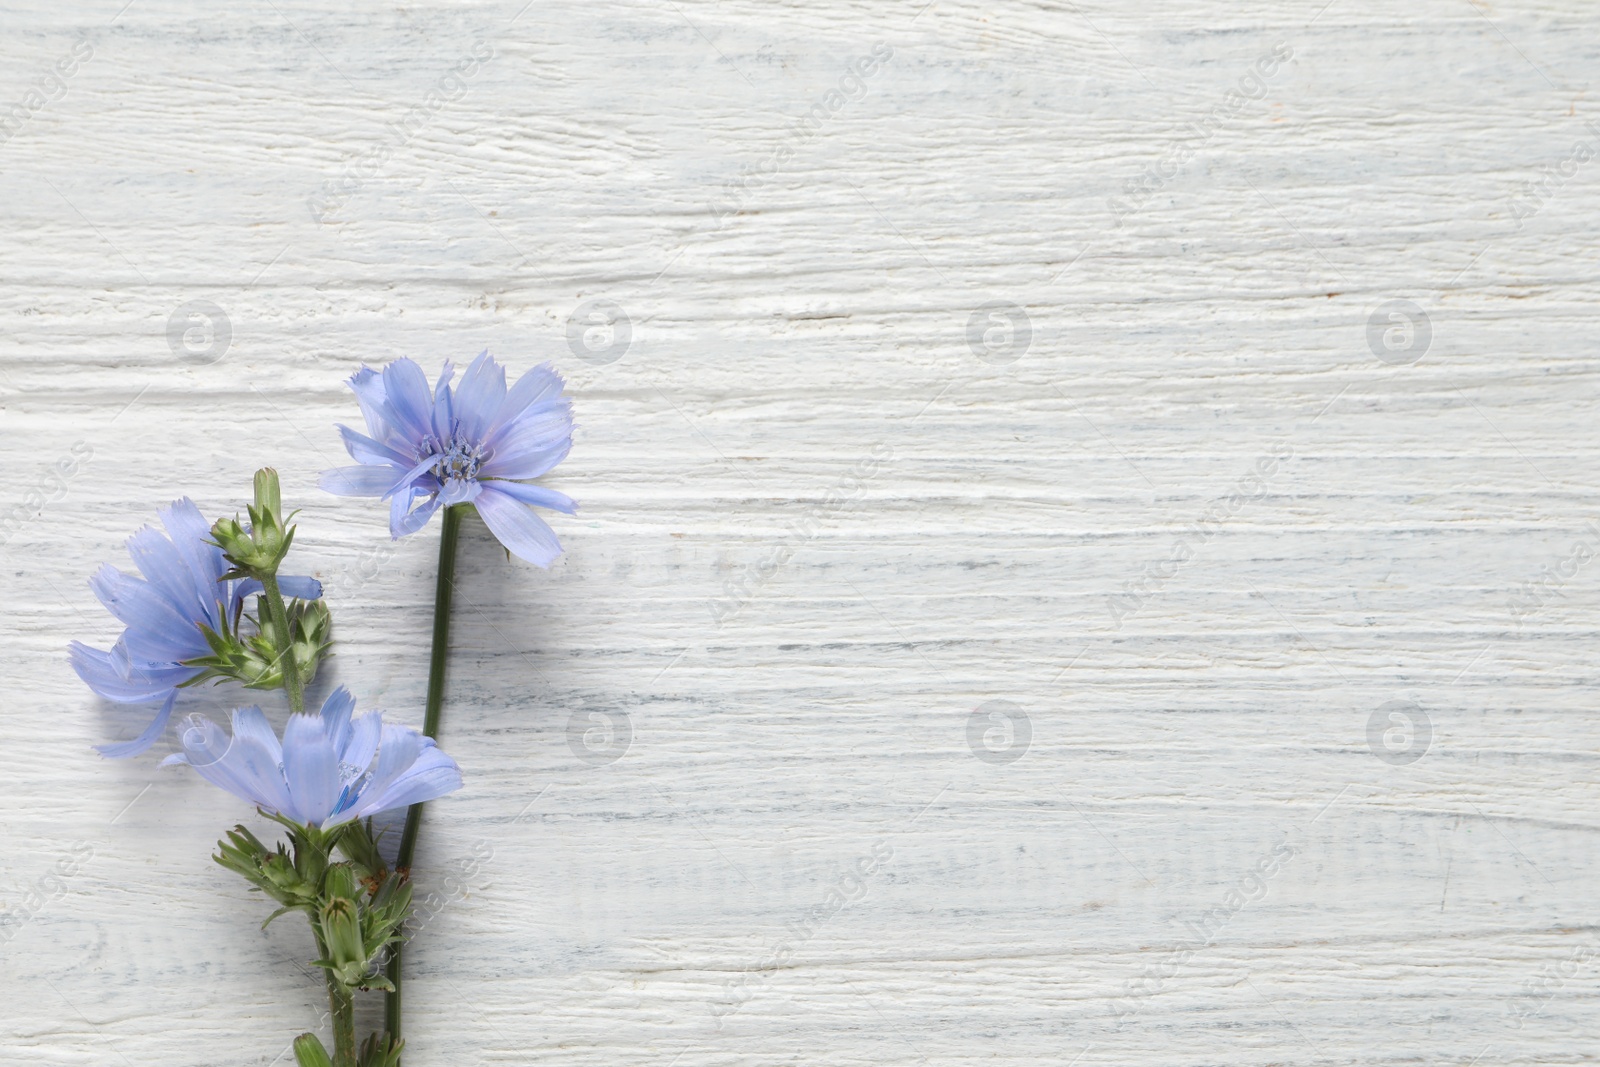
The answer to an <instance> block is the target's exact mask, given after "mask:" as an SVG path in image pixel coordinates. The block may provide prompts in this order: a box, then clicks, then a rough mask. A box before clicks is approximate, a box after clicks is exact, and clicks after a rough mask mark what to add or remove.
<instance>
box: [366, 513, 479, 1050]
mask: <svg viewBox="0 0 1600 1067" xmlns="http://www.w3.org/2000/svg"><path fill="white" fill-rule="evenodd" d="M463 510H464V505H460V504H457V505H454V506H451V507H447V508H445V509H444V522H443V526H442V528H441V529H440V531H439V577H438V581H437V584H436V585H435V586H434V591H433V650H432V652H431V654H430V656H429V659H428V703H427V709H426V711H425V712H424V713H423V718H422V732H423V733H425V734H427V735H428V736H429V737H438V735H439V714H440V711H441V710H442V709H443V707H444V668H445V662H446V660H447V659H448V658H449V653H450V599H451V594H453V593H454V592H455V588H456V543H457V542H458V541H459V540H460V537H461V515H462V511H463ZM421 826H422V805H421V804H413V805H411V808H410V809H409V810H408V811H407V812H406V828H405V830H404V831H403V832H402V833H401V835H400V855H399V858H398V859H396V860H395V867H396V868H397V869H398V870H399V871H400V873H401V874H404V875H406V876H407V877H410V873H411V857H412V855H413V854H414V853H415V852H416V850H417V831H418V830H419V829H420V828H421ZM403 943H404V942H402V941H396V942H395V943H394V945H393V946H391V948H390V949H389V962H388V966H387V968H386V973H387V974H388V976H389V981H390V983H391V984H392V985H393V986H394V990H393V991H392V992H387V993H385V994H384V996H383V1018H384V1026H385V1027H386V1028H387V1029H388V1031H389V1040H391V1041H399V1040H400V1037H401V1034H400V1007H401V999H400V994H401V985H400V983H401V964H400V947H401V945H402V944H403Z"/></svg>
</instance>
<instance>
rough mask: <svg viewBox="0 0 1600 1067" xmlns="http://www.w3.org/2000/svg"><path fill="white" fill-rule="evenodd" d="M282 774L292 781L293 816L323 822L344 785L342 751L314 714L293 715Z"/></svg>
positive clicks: (285, 739) (285, 736)
mask: <svg viewBox="0 0 1600 1067" xmlns="http://www.w3.org/2000/svg"><path fill="white" fill-rule="evenodd" d="M283 777H284V780H285V781H286V782H288V784H289V801H290V804H291V806H292V810H291V811H288V812H285V814H286V815H288V816H289V817H290V818H291V819H296V820H298V821H299V822H303V823H306V824H308V825H314V826H315V825H321V823H322V821H323V820H324V819H326V818H328V816H330V815H332V814H333V809H334V807H335V805H337V804H338V803H339V794H340V793H341V792H342V791H343V785H342V783H341V782H340V781H339V753H338V752H337V751H336V750H335V749H334V747H333V742H332V741H330V740H329V739H328V735H327V732H326V731H325V730H324V729H323V722H322V719H320V718H318V717H317V716H315V715H291V716H289V725H288V726H287V727H285V728H284V731H283Z"/></svg>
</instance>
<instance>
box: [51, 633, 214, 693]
mask: <svg viewBox="0 0 1600 1067" xmlns="http://www.w3.org/2000/svg"><path fill="white" fill-rule="evenodd" d="M67 649H68V655H69V657H70V658H71V661H72V669H73V670H74V671H76V672H77V675H78V677H79V678H81V679H83V684H84V685H87V686H88V687H89V688H90V689H91V690H93V691H94V693H95V694H96V695H97V696H101V697H104V698H105V699H107V700H112V701H115V702H116V703H118V704H145V703H148V702H150V701H152V700H161V699H164V698H165V697H166V695H167V693H168V691H169V690H171V689H173V688H175V687H177V686H179V685H182V684H183V683H184V682H187V681H188V680H189V679H191V678H193V677H194V676H195V675H197V674H199V673H200V671H199V669H198V668H195V667H167V668H164V669H158V670H150V669H138V668H134V667H131V666H128V667H127V669H124V664H123V663H121V662H119V659H120V657H116V656H113V655H112V654H111V653H109V652H102V651H101V650H100V649H98V648H90V647H89V646H88V645H86V644H84V643H83V642H81V641H74V642H72V643H71V644H70V645H68V646H67Z"/></svg>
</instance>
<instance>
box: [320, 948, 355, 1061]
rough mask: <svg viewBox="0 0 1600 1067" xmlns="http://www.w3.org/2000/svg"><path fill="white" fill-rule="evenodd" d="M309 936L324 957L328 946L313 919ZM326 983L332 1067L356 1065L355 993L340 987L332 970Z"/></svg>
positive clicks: (328, 973)
mask: <svg viewBox="0 0 1600 1067" xmlns="http://www.w3.org/2000/svg"><path fill="white" fill-rule="evenodd" d="M311 936H312V937H314V938H316V940H317V954H318V955H319V956H321V957H323V958H324V959H326V958H327V955H328V946H327V943H326V942H324V941H323V940H322V930H321V929H320V928H319V927H318V926H317V924H316V921H315V920H312V923H311ZM327 983H328V1014H329V1015H330V1016H331V1017H332V1019H333V1067H356V998H355V994H353V993H352V992H351V991H350V990H348V989H342V988H340V986H339V983H338V981H337V980H335V979H334V977H333V972H332V971H329V972H327Z"/></svg>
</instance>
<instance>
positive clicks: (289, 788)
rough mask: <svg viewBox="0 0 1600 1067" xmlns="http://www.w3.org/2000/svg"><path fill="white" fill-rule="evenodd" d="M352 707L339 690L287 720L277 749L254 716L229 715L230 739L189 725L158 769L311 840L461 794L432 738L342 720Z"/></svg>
mask: <svg viewBox="0 0 1600 1067" xmlns="http://www.w3.org/2000/svg"><path fill="white" fill-rule="evenodd" d="M355 704H356V702H355V697H353V696H351V695H350V691H349V690H348V689H346V688H344V687H343V686H340V687H339V688H338V689H335V690H334V691H333V692H332V693H331V694H330V695H329V696H328V699H327V700H326V701H325V702H324V703H323V705H322V711H321V712H320V713H319V714H317V715H291V716H289V723H288V725H287V726H286V727H284V731H283V741H282V742H281V743H280V742H279V740H278V738H277V736H276V735H275V734H274V733H273V732H272V727H271V726H270V725H269V724H268V722H267V717H266V716H265V715H263V714H262V713H261V709H260V708H256V707H249V708H237V709H235V710H234V713H233V733H232V736H231V737H230V736H229V734H228V733H227V732H226V731H224V730H223V729H222V727H220V726H218V725H217V724H216V723H214V722H212V721H211V720H209V719H207V718H205V717H204V716H200V715H195V716H191V718H190V725H189V727H188V728H187V729H185V730H184V731H183V736H182V744H183V751H182V752H181V753H174V754H173V755H171V756H168V757H167V758H166V759H165V760H162V763H161V765H162V766H164V767H165V766H167V765H169V764H178V763H186V764H188V765H189V766H191V767H193V768H194V769H195V772H196V773H197V774H199V775H200V777H202V778H204V779H205V780H206V781H208V782H210V783H211V784H213V785H216V786H219V787H221V788H222V789H226V790H227V791H228V792H230V793H232V794H233V795H234V796H237V797H241V798H243V799H245V800H248V801H250V802H251V803H252V804H255V805H256V806H257V807H259V808H261V809H262V810H264V811H266V812H268V813H269V814H274V815H281V816H283V817H284V818H286V819H289V820H291V821H293V822H297V823H300V824H302V825H304V826H309V827H313V828H316V829H321V830H327V829H331V828H332V827H335V826H340V825H342V824H344V823H346V822H349V821H350V820H351V819H363V818H366V817H368V816H370V815H375V814H377V813H378V812H381V811H388V810H389V809H391V808H403V807H406V806H407V805H410V804H417V803H421V802H422V801H425V800H433V799H435V798H437V797H442V796H444V795H445V794H446V793H452V792H454V791H455V790H457V789H460V788H461V769H460V768H459V767H457V766H456V762H455V760H453V759H451V758H450V757H449V756H447V755H445V754H444V753H443V752H442V751H440V749H439V748H438V746H436V745H435V744H434V743H433V739H432V738H430V737H424V736H423V735H422V734H421V733H419V732H417V731H416V730H413V729H411V728H410V727H407V726H392V725H385V724H384V722H383V713H382V712H380V711H369V712H367V713H366V714H364V715H359V716H356V717H355V718H352V717H351V714H352V712H354V711H355Z"/></svg>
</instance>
